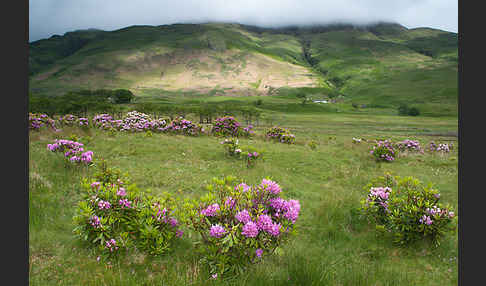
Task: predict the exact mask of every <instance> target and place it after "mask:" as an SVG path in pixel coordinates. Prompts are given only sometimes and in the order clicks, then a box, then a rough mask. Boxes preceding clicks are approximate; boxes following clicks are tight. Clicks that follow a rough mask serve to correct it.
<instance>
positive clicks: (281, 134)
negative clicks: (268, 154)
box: [266, 126, 295, 144]
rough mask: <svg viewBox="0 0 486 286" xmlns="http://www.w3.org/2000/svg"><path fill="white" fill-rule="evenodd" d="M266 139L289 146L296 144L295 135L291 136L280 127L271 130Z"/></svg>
mask: <svg viewBox="0 0 486 286" xmlns="http://www.w3.org/2000/svg"><path fill="white" fill-rule="evenodd" d="M266 137H267V138H269V139H271V140H275V141H278V142H281V143H287V144H294V143H295V136H294V134H291V133H290V132H289V131H288V130H286V129H284V128H281V127H278V126H274V127H272V128H270V129H269V130H268V131H267V133H266Z"/></svg>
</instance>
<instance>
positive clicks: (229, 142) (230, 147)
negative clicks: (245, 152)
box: [220, 138, 241, 157]
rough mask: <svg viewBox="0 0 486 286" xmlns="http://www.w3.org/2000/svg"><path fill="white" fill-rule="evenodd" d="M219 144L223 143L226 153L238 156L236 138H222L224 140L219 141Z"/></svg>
mask: <svg viewBox="0 0 486 286" xmlns="http://www.w3.org/2000/svg"><path fill="white" fill-rule="evenodd" d="M220 144H222V145H223V147H224V148H225V150H226V152H227V154H228V155H230V156H236V157H239V156H240V154H241V148H240V145H239V144H238V139H236V138H231V139H224V141H221V143H220Z"/></svg>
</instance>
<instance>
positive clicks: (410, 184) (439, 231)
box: [360, 174, 457, 245]
mask: <svg viewBox="0 0 486 286" xmlns="http://www.w3.org/2000/svg"><path fill="white" fill-rule="evenodd" d="M365 189H366V191H367V192H368V194H367V197H366V199H363V200H362V201H361V208H360V210H361V211H362V213H363V214H364V215H365V217H367V218H368V219H369V221H371V222H373V223H375V224H376V226H377V228H378V229H383V230H386V231H388V232H390V233H392V234H393V236H394V241H395V242H396V243H398V244H402V245H403V244H408V243H411V242H414V241H417V240H420V239H424V238H427V239H431V241H432V242H433V243H434V244H435V245H439V244H440V239H441V237H442V236H443V235H444V234H445V233H447V232H448V231H454V230H455V229H456V220H457V218H456V216H455V214H454V212H453V211H452V208H451V207H450V206H444V205H442V204H441V203H439V200H440V193H439V192H438V190H436V189H433V188H432V186H431V184H429V185H427V186H425V185H423V184H422V183H421V182H420V181H419V180H417V179H415V178H413V177H405V178H401V177H398V176H396V177H392V176H391V175H390V174H385V176H383V177H379V178H376V179H374V180H372V182H371V183H370V184H368V185H367V186H366V187H365Z"/></svg>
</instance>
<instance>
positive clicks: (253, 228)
mask: <svg viewBox="0 0 486 286" xmlns="http://www.w3.org/2000/svg"><path fill="white" fill-rule="evenodd" d="M241 234H243V235H244V236H246V237H256V236H257V235H258V227H257V225H256V224H255V223H254V222H252V221H249V222H248V223H246V224H245V225H244V226H243V228H242V231H241Z"/></svg>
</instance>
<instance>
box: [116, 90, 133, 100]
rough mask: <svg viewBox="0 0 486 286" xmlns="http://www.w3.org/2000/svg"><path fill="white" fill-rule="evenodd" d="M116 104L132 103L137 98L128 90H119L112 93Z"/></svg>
mask: <svg viewBox="0 0 486 286" xmlns="http://www.w3.org/2000/svg"><path fill="white" fill-rule="evenodd" d="M112 97H113V99H114V101H115V103H130V102H131V101H132V99H133V98H134V97H135V96H134V95H133V93H132V92H131V91H129V90H128V89H117V90H114V91H113V92H112Z"/></svg>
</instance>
